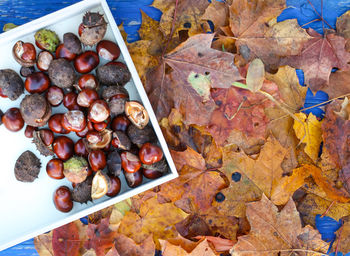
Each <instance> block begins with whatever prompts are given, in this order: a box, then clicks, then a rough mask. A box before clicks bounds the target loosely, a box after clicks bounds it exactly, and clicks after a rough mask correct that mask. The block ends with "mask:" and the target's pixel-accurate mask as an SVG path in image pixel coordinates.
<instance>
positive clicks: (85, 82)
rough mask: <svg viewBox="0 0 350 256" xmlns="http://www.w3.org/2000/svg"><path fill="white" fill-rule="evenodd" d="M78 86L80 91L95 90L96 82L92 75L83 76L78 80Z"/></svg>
mask: <svg viewBox="0 0 350 256" xmlns="http://www.w3.org/2000/svg"><path fill="white" fill-rule="evenodd" d="M78 85H79V87H80V89H81V90H83V89H85V88H90V89H95V90H96V89H97V86H98V82H97V79H96V77H95V76H94V75H93V74H84V75H82V76H81V77H80V78H79V80H78Z"/></svg>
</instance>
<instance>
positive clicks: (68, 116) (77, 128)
mask: <svg viewBox="0 0 350 256" xmlns="http://www.w3.org/2000/svg"><path fill="white" fill-rule="evenodd" d="M62 126H63V128H64V129H66V130H67V131H71V132H81V131H83V130H84V129H85V127H86V118H85V116H84V113H83V112H82V111H80V110H70V111H67V112H66V113H65V114H64V115H63V118H62Z"/></svg>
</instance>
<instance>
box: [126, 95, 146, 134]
mask: <svg viewBox="0 0 350 256" xmlns="http://www.w3.org/2000/svg"><path fill="white" fill-rule="evenodd" d="M125 115H126V116H127V117H128V118H129V120H130V121H131V122H132V123H133V124H134V125H136V126H137V128H139V129H143V128H145V127H146V125H147V124H148V122H149V116H148V113H147V111H146V109H145V108H144V107H143V106H142V105H141V104H140V103H138V102H136V101H128V102H126V103H125Z"/></svg>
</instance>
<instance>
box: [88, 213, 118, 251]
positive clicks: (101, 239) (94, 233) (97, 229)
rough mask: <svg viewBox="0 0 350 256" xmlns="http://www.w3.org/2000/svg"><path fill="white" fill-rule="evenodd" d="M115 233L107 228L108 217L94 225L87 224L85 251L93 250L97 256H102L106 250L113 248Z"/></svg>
mask: <svg viewBox="0 0 350 256" xmlns="http://www.w3.org/2000/svg"><path fill="white" fill-rule="evenodd" d="M115 234H116V232H115V231H112V230H111V229H110V228H109V217H106V218H104V219H102V220H101V222H100V223H99V224H98V225H96V224H91V223H89V224H88V229H87V235H88V240H87V241H86V242H85V243H84V247H85V248H86V249H91V248H92V249H94V250H95V252H96V255H97V256H104V255H105V253H106V249H110V248H111V247H112V246H113V242H114V236H115Z"/></svg>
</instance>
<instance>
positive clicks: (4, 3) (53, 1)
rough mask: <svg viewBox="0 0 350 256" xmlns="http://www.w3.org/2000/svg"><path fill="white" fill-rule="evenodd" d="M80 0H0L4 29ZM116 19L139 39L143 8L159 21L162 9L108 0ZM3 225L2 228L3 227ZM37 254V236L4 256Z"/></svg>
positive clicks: (146, 2)
mask: <svg viewBox="0 0 350 256" xmlns="http://www.w3.org/2000/svg"><path fill="white" fill-rule="evenodd" d="M77 2H79V0H61V1H60V0H0V31H2V27H3V26H4V24H6V23H10V22H11V23H14V24H16V25H21V24H24V23H27V22H29V21H31V20H34V19H37V18H39V17H42V16H44V15H46V14H49V13H52V12H54V11H57V10H59V9H62V8H64V7H67V6H69V5H71V4H74V3H77ZM107 2H108V4H109V6H110V8H111V10H112V13H113V16H114V18H115V20H116V22H117V23H118V25H119V24H121V23H122V22H123V26H124V29H125V32H126V33H127V34H128V37H127V40H128V41H129V42H132V41H136V40H138V39H139V35H138V33H137V31H138V29H139V28H140V26H141V12H140V9H142V10H143V11H144V12H145V13H146V14H147V15H148V16H150V17H151V18H153V19H156V20H159V19H160V16H161V15H162V13H161V11H159V10H158V9H156V8H154V7H151V6H150V5H151V4H152V2H153V0H107ZM0 228H1V227H0ZM34 255H35V256H37V255H38V253H37V252H36V250H35V248H34V242H33V239H30V240H28V241H25V242H23V243H21V244H18V245H16V246H14V247H12V248H9V249H7V250H4V251H1V252H0V256H34Z"/></svg>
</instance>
